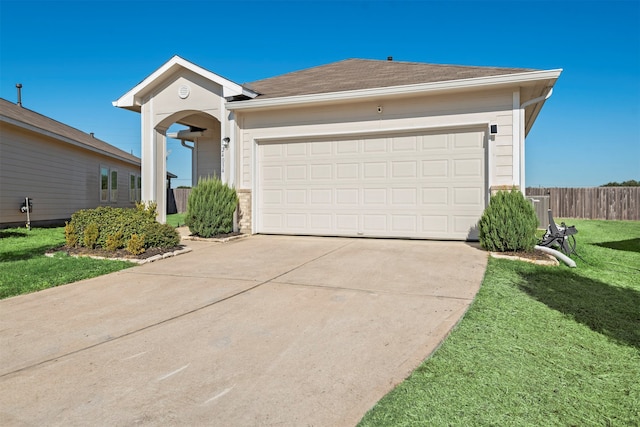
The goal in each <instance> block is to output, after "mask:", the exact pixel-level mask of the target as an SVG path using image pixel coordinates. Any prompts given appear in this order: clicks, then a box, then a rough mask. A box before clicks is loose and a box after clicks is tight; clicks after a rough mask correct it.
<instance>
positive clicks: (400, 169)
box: [391, 160, 418, 179]
mask: <svg viewBox="0 0 640 427" xmlns="http://www.w3.org/2000/svg"><path fill="white" fill-rule="evenodd" d="M417 177H418V162H417V161H412V160H409V161H406V160H405V161H395V162H391V178H414V179H415V178H417Z"/></svg>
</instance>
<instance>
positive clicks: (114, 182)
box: [110, 170, 118, 203]
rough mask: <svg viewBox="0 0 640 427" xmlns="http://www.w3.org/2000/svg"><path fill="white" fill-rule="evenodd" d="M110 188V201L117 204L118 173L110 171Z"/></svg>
mask: <svg viewBox="0 0 640 427" xmlns="http://www.w3.org/2000/svg"><path fill="white" fill-rule="evenodd" d="M110 184H111V186H110V188H111V201H112V202H114V203H115V202H117V201H118V171H116V170H112V171H111V182H110Z"/></svg>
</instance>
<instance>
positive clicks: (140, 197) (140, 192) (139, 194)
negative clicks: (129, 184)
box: [136, 175, 142, 201]
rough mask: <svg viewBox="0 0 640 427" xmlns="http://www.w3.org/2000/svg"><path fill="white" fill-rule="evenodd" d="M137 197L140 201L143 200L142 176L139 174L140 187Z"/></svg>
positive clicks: (137, 190)
mask: <svg viewBox="0 0 640 427" xmlns="http://www.w3.org/2000/svg"><path fill="white" fill-rule="evenodd" d="M136 197H137V198H138V201H142V177H141V176H140V175H138V188H136Z"/></svg>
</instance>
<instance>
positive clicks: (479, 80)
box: [226, 69, 562, 111]
mask: <svg viewBox="0 0 640 427" xmlns="http://www.w3.org/2000/svg"><path fill="white" fill-rule="evenodd" d="M560 73H562V69H554V70H541V71H530V72H524V73H515V74H503V75H499V76H490V77H475V78H469V79H460V80H448V81H442V82H431V83H419V84H412V85H402V86H388V87H381V88H372V89H358V90H350V91H342V92H328V93H320V94H310V95H297V96H286V97H280V98H265V99H260V98H254V99H251V100H247V101H234V102H227V103H226V108H227V109H228V110H231V111H234V110H235V111H247V110H257V109H270V108H282V107H291V106H302V105H306V104H320V103H335V102H341V101H353V100H366V99H369V98H381V97H390V96H401V95H418V94H436V93H442V92H452V91H463V90H468V89H482V88H489V87H500V86H513V85H516V84H528V83H535V82H538V81H545V80H547V81H549V82H550V85H553V84H554V83H555V81H556V80H557V79H558V77H559V76H560Z"/></svg>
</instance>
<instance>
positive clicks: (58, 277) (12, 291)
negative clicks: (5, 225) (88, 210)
mask: <svg viewBox="0 0 640 427" xmlns="http://www.w3.org/2000/svg"><path fill="white" fill-rule="evenodd" d="M64 243H65V241H64V227H58V228H34V229H32V230H27V229H26V228H11V229H6V230H0V299H2V298H8V297H11V296H15V295H20V294H25V293H29V292H35V291H39V290H42V289H46V288H51V287H54V286H59V285H64V284H66V283H71V282H76V281H78V280H82V279H88V278H91V277H96V276H101V275H103V274H107V273H112V272H114V271H118V270H122V269H125V268H129V267H133V266H134V265H135V264H133V263H130V262H125V261H108V260H96V259H91V258H74V257H71V256H68V255H66V254H57V255H55V257H53V258H50V257H47V256H45V255H44V254H45V252H46V251H47V250H48V249H52V248H56V247H59V246H61V245H63V244H64Z"/></svg>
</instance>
